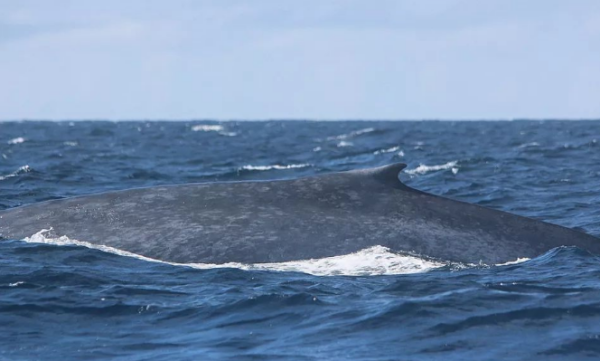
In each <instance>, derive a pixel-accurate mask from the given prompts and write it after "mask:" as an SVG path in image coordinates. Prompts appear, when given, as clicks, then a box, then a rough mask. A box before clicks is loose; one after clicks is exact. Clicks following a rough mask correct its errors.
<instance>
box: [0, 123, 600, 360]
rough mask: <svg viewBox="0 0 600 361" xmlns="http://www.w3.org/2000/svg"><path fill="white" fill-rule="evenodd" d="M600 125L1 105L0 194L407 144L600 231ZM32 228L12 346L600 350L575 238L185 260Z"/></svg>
mask: <svg viewBox="0 0 600 361" xmlns="http://www.w3.org/2000/svg"><path fill="white" fill-rule="evenodd" d="M599 139H600V122H556V121H546V122H540V121H527V122H524V121H523V122H423V123H419V122H250V123H247V122H237V123H230V122H224V123H215V122H205V121H190V122H177V123H170V122H121V123H111V122H73V123H69V122H59V123H41V122H24V123H0V209H6V208H10V207H15V206H19V205H23V204H29V203H33V202H38V201H43V200H48V199H56V198H62V197H67V196H73V195H82V194H89V193H97V192H102V191H108V190H116V189H127V188H132V187H140V186H152V185H159V184H176V183H189V182H209V181H223V180H255V179H276V178H292V177H299V176H308V175H314V174H319V173H325V172H331V171H341V170H348V169H354V168H361V167H370V166H378V165H383V164H388V163H392V162H405V163H407V164H408V167H407V169H406V170H405V172H404V174H403V175H402V179H403V181H404V182H406V183H407V184H409V185H410V186H412V187H415V188H418V189H421V190H424V191H426V192H430V193H434V194H438V195H442V196H446V197H450V198H454V199H459V200H463V201H467V202H470V203H476V204H480V205H484V206H487V207H492V208H496V209H501V210H505V211H509V212H512V213H517V214H521V215H525V216H528V217H533V218H537V219H541V220H545V221H548V222H553V223H557V224H560V225H564V226H567V227H576V228H580V229H583V230H585V231H587V232H588V233H591V234H594V235H596V236H600V182H599V181H600V144H599V143H598V142H599ZM0 221H1V220H0ZM25 241H27V242H25ZM25 241H23V240H7V241H0V360H5V359H6V360H30V359H43V360H64V359H68V360H74V359H81V360H90V359H117V360H119V359H121V360H147V359H156V360H163V359H169V360H171V359H173V360H175V359H181V360H187V359H198V360H213V359H214V360H217V359H231V360H255V359H257V360H258V359H260V360H263V359H285V360H288V359H289V360H348V359H356V360H465V359H477V360H500V359H501V360H531V359H536V358H537V359H540V360H553V359H555V360H564V359H569V360H574V359H596V358H598V357H600V297H599V296H600V262H599V259H598V258H597V257H596V256H593V255H590V254H588V253H587V252H585V251H583V250H580V249H577V248H559V249H554V250H552V251H550V252H549V253H547V254H544V255H541V256H540V257H538V258H535V259H532V260H520V261H521V262H519V263H516V264H510V265H503V266H494V265H462V264H452V263H450V262H444V261H443V260H433V259H423V258H417V257H413V256H411V255H399V254H395V253H393V252H391V251H390V250H388V249H386V248H383V247H377V246H375V247H372V248H369V249H366V250H362V251H360V252H358V253H354V254H349V255H339V256H337V257H330V258H325V259H319V260H298V261H295V262H285V263H273V264H255V265H247V264H227V265H206V264H185V265H181V264H166V263H163V262H160V260H151V259H147V258H143V257H140V256H138V255H135V254H130V253H127V252H123V251H121V250H116V249H112V248H108V247H98V246H92V245H89V244H87V243H85V241H84V240H73V239H70V238H68V237H60V238H50V237H46V234H45V233H44V232H43V231H42V230H40V232H39V233H37V234H34V235H32V236H31V237H29V238H28V239H27V240H25ZM225 266H226V267H225Z"/></svg>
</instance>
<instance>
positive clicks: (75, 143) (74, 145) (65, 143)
mask: <svg viewBox="0 0 600 361" xmlns="http://www.w3.org/2000/svg"><path fill="white" fill-rule="evenodd" d="M63 144H64V145H67V146H69V147H76V146H77V145H79V143H77V142H71V141H67V142H63Z"/></svg>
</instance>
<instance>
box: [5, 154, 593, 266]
mask: <svg viewBox="0 0 600 361" xmlns="http://www.w3.org/2000/svg"><path fill="white" fill-rule="evenodd" d="M405 167H406V165H405V164H402V163H398V164H392V165H388V166H384V167H379V168H371V169H363V170H354V171H348V172H341V173H331V174H325V175H320V176H314V177H306V178H299V179H292V180H277V181H254V182H225V183H201V184H186V185H176V186H160V187H152V188H140V189H131V190H126V191H117V192H109V193H103V194H96V195H90V196H83V197H75V198H69V199H62V200H54V201H48V202H43V203H38V204H33V205H28V206H23V207H18V208H14V209H10V210H7V211H3V212H0V235H1V236H2V237H4V238H11V239H22V238H25V237H28V236H31V235H32V234H34V233H36V232H38V231H40V230H41V229H50V228H52V234H51V235H54V236H63V235H66V236H68V237H69V238H70V239H76V240H79V241H84V242H90V243H93V244H99V245H107V246H111V247H114V248H117V249H120V250H124V251H128V252H132V253H136V254H139V255H143V256H146V257H150V258H155V259H160V260H164V261H170V262H180V263H226V262H243V263H263V262H282V261H290V260H299V259H311V258H323V257H330V256H336V255H340V254H347V253H351V252H356V251H359V250H361V249H365V248H368V247H372V246H375V245H381V246H385V247H389V248H390V249H391V250H393V251H396V252H404V253H410V254H418V255H424V256H429V257H433V258H439V259H444V260H449V261H457V262H466V263H477V262H484V263H488V264H493V263H501V262H507V261H511V260H516V259H517V258H522V257H535V256H537V255H539V254H541V253H543V252H545V251H547V250H549V249H551V248H553V247H558V246H561V245H575V246H580V247H582V248H585V249H588V250H590V251H592V252H595V253H600V248H599V244H600V243H599V241H598V239H596V238H594V237H591V236H589V235H586V234H584V233H581V232H577V231H574V230H570V229H567V228H564V227H560V226H556V225H552V224H548V223H544V222H540V221H536V220H532V219H528V218H524V217H520V216H516V215H512V214H508V213H504V212H500V211H496V210H492V209H488V208H484V207H480V206H477V205H472V204H467V203H462V202H458V201H454V200H450V199H446V198H442V197H438V196H434V195H430V194H427V193H424V192H421V191H418V190H415V189H412V188H410V187H408V186H406V185H405V184H403V183H402V182H401V181H400V180H399V173H400V172H401V171H402V169H404V168H405Z"/></svg>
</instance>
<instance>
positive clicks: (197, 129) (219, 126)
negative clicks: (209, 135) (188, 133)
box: [192, 124, 225, 132]
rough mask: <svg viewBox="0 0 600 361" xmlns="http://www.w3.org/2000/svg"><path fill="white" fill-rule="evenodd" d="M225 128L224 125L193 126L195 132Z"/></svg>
mask: <svg viewBox="0 0 600 361" xmlns="http://www.w3.org/2000/svg"><path fill="white" fill-rule="evenodd" d="M224 129H225V128H224V127H223V126H222V125H214V124H198V125H194V126H193V127H192V130H193V131H194V132H221V131H223V130H224Z"/></svg>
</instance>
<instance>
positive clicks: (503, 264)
mask: <svg viewBox="0 0 600 361" xmlns="http://www.w3.org/2000/svg"><path fill="white" fill-rule="evenodd" d="M530 260H531V258H517V259H516V260H514V261H508V262H505V263H498V264H497V265H496V266H510V265H512V264H518V263H523V262H527V261H530Z"/></svg>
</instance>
